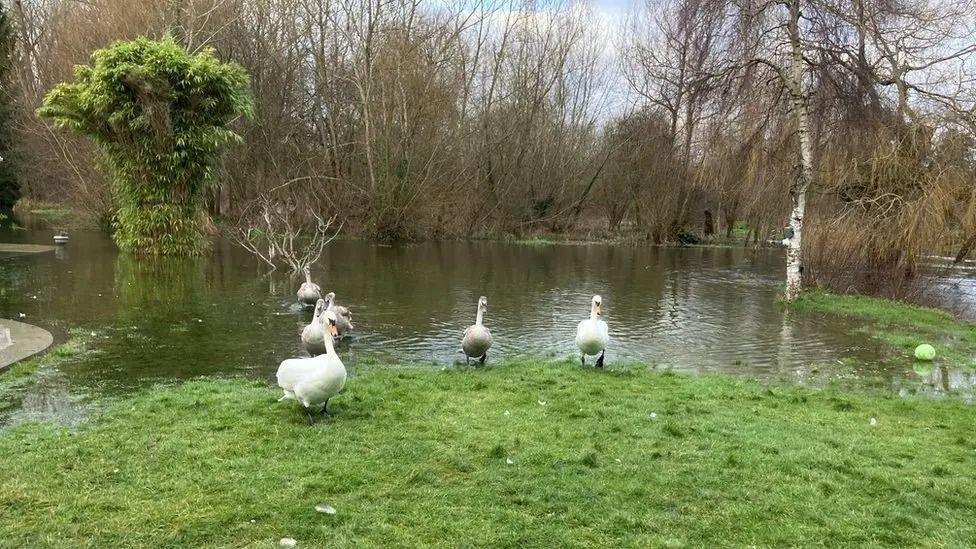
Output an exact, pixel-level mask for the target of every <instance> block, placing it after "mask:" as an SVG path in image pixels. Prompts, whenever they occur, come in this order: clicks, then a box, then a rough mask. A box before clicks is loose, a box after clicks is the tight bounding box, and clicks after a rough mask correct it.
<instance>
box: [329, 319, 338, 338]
mask: <svg viewBox="0 0 976 549" xmlns="http://www.w3.org/2000/svg"><path fill="white" fill-rule="evenodd" d="M329 333H330V334H332V337H339V329H338V328H336V325H335V324H334V323H332V322H330V323H329Z"/></svg>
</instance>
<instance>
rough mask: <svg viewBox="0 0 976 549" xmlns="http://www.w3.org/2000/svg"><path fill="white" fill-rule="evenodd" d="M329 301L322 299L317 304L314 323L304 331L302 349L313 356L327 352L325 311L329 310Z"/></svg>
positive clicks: (313, 318)
mask: <svg viewBox="0 0 976 549" xmlns="http://www.w3.org/2000/svg"><path fill="white" fill-rule="evenodd" d="M327 303H328V302H327V301H326V300H324V299H320V300H318V301H317V302H315V315H314V316H313V317H312V322H310V323H309V324H308V326H305V329H304V330H302V347H305V350H306V351H308V354H310V355H312V356H318V355H320V354H322V353H324V352H326V350H327V349H326V347H325V311H327V310H328V305H327Z"/></svg>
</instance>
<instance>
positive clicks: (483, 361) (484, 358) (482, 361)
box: [478, 353, 488, 364]
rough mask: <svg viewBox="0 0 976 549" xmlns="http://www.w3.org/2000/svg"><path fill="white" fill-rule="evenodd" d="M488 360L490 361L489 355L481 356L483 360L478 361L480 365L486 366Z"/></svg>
mask: <svg viewBox="0 0 976 549" xmlns="http://www.w3.org/2000/svg"><path fill="white" fill-rule="evenodd" d="M486 360H488V353H485V354H483V355H481V358H480V359H478V363H480V364H484V363H485V361H486Z"/></svg>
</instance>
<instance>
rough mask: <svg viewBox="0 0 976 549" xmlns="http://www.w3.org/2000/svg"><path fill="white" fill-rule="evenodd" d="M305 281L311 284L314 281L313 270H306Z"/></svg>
mask: <svg viewBox="0 0 976 549" xmlns="http://www.w3.org/2000/svg"><path fill="white" fill-rule="evenodd" d="M305 283H306V284H311V283H312V273H311V271H305Z"/></svg>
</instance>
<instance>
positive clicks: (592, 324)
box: [576, 295, 610, 368]
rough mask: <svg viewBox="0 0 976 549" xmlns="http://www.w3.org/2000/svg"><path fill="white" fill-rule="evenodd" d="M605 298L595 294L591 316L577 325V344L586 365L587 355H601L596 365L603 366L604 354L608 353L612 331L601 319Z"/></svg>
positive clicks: (581, 358) (582, 360)
mask: <svg viewBox="0 0 976 549" xmlns="http://www.w3.org/2000/svg"><path fill="white" fill-rule="evenodd" d="M602 305H603V299H602V298H601V297H600V296H598V295H595V296H593V301H592V303H591V304H590V318H588V319H586V320H582V321H580V323H579V326H577V327H576V346H577V347H579V349H580V351H581V353H582V354H581V355H580V362H581V363H582V364H583V366H586V355H591V356H593V355H597V354H599V355H600V358H598V359H596V367H597V368H603V356H604V355H605V354H606V349H607V343H609V342H610V331H609V330H608V329H607V323H606V322H604V321H603V320H602V319H600V318H599V317H600V308H601V306H602Z"/></svg>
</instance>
